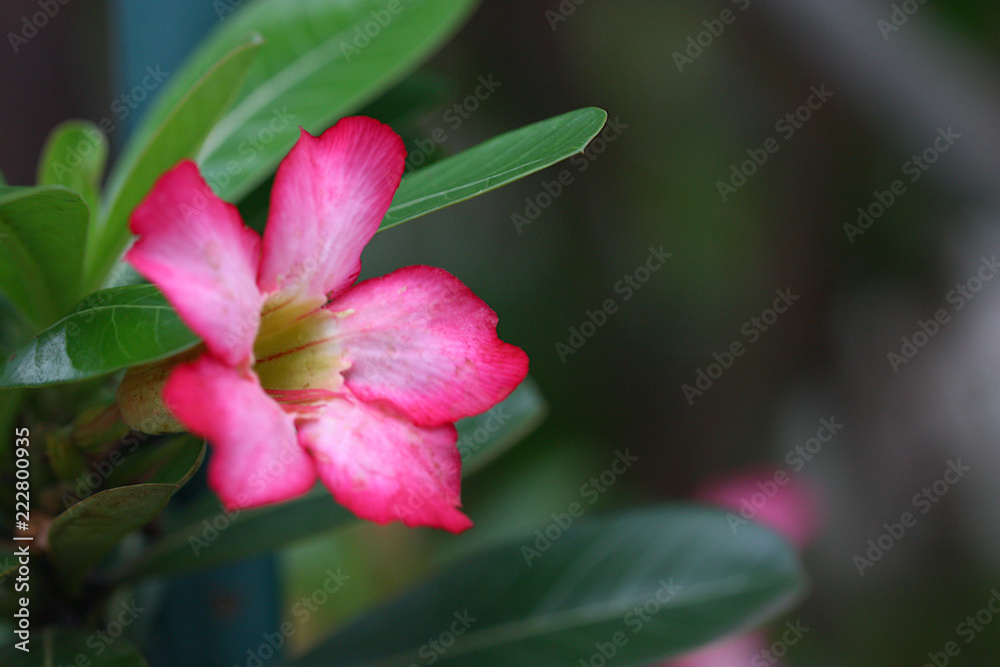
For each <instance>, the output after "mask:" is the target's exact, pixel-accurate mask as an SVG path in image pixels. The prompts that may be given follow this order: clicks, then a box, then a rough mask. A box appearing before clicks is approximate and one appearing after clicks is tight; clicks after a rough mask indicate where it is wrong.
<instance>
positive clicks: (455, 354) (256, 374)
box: [119, 117, 528, 532]
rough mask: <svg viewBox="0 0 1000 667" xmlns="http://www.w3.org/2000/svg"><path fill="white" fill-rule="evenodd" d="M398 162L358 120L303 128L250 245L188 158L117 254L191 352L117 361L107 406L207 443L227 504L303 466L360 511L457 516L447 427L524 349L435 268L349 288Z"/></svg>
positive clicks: (278, 491)
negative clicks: (150, 288) (126, 366)
mask: <svg viewBox="0 0 1000 667" xmlns="http://www.w3.org/2000/svg"><path fill="white" fill-rule="evenodd" d="M405 157H406V151H405V149H404V147H403V142H402V140H401V139H400V138H399V136H397V135H396V134H395V133H394V132H393V131H392V130H391V129H390V128H389V127H388V126H386V125H383V124H382V123H379V122H378V121H376V120H373V119H370V118H360V117H357V118H345V119H343V120H341V121H340V122H339V123H337V125H335V126H334V127H333V128H331V129H329V130H327V131H326V132H325V133H323V135H322V136H320V137H313V136H311V135H310V134H308V133H306V132H305V131H303V132H302V134H301V136H300V138H299V140H298V142H297V143H296V145H295V147H294V148H293V149H292V150H291V152H290V153H289V154H288V156H287V157H285V159H284V160H283V161H282V163H281V165H280V166H279V168H278V171H277V174H276V176H275V179H274V186H273V189H272V191H271V208H270V212H269V217H268V220H267V226H266V229H265V231H264V238H263V242H262V241H261V238H260V236H259V235H258V234H257V233H256V232H254V231H253V230H251V229H250V228H248V227H245V226H244V224H243V222H242V220H241V219H240V216H239V213H238V212H237V210H236V208H235V207H234V206H232V205H230V204H228V203H226V202H223V201H222V200H221V199H219V198H218V197H216V196H215V194H214V193H213V192H212V191H211V190H210V189H209V187H208V185H207V184H206V183H205V181H204V180H203V179H202V177H201V176H200V175H199V173H198V168H197V167H196V166H195V164H194V163H193V162H191V161H184V162H182V163H180V164H179V165H178V166H177V167H175V168H174V169H173V170H171V171H169V172H167V173H166V174H164V175H163V177H162V178H161V179H160V180H159V182H157V184H156V185H155V187H154V188H153V189H152V191H151V192H150V193H149V195H148V196H147V197H146V199H145V201H143V203H142V204H141V205H140V206H139V207H138V208H137V209H136V210H135V212H134V214H133V216H132V219H131V228H132V231H133V232H134V233H135V234H137V235H139V239H138V240H137V241H136V243H135V245H134V246H133V247H132V248H131V250H130V251H129V252H128V254H127V255H126V259H127V260H128V261H129V262H130V263H131V264H132V266H134V267H135V269H136V270H137V271H138V272H139V273H141V274H142V275H143V276H145V277H146V278H148V279H149V280H150V281H151V282H153V283H154V284H155V285H156V286H157V287H159V288H160V289H161V290H162V291H163V293H164V294H165V295H166V297H167V299H168V300H169V301H170V303H171V304H172V305H173V306H174V308H175V309H176V310H177V312H178V314H179V315H180V317H181V319H182V320H183V321H184V322H185V323H186V324H187V325H188V326H189V327H190V328H191V330H192V331H194V332H195V333H196V334H198V336H200V337H201V338H202V340H203V341H204V345H203V346H199V347H198V348H196V350H197V351H196V352H194V353H189V354H186V355H181V356H180V359H179V360H178V359H174V360H172V361H171V362H170V363H169V364H166V365H164V364H163V363H162V362H161V363H160V364H152V365H149V366H147V367H140V368H139V369H133V370H130V371H129V373H127V374H126V377H125V379H124V380H123V382H122V387H121V389H120V390H119V399H120V404H121V405H122V412H123V415H124V416H125V418H126V421H128V422H129V423H131V424H138V423H141V421H142V417H143V416H144V415H148V414H150V413H152V412H153V410H152V408H153V407H155V406H154V404H155V403H157V402H159V401H161V400H162V403H165V404H166V408H167V409H168V410H169V413H165V412H164V411H163V410H162V403H160V408H161V409H160V414H164V415H167V416H166V418H165V419H161V423H160V424H158V425H157V430H159V431H161V432H162V431H169V430H174V431H179V430H189V431H191V432H192V433H195V434H197V435H200V436H203V437H205V438H207V439H208V440H209V441H210V442H211V444H212V445H213V447H214V454H213V457H212V459H211V461H210V464H209V471H208V474H209V484H210V485H211V486H212V488H213V489H214V490H215V491H216V493H217V494H218V495H219V497H220V498H221V499H222V500H223V501H224V503H225V504H226V505H227V506H229V507H240V508H243V507H252V506H257V505H263V504H267V503H275V502H280V501H284V500H288V499H290V498H293V497H295V496H298V495H301V494H303V493H305V492H306V491H308V490H309V489H310V488H311V487H312V485H313V484H314V483H315V481H316V478H317V477H318V478H319V479H320V480H321V481H322V482H323V483H324V484H325V485H326V486H327V487H328V488H329V489H330V491H331V492H332V493H333V495H334V497H335V498H336V499H337V500H338V501H339V502H340V503H341V504H343V505H345V506H346V507H348V508H349V509H351V510H352V511H353V512H354V513H356V514H357V515H358V516H360V517H362V518H365V519H370V520H372V521H375V522H378V523H386V522H389V521H393V520H401V521H403V522H404V523H406V524H407V525H427V526H435V527H440V528H444V529H447V530H450V531H452V532H460V531H462V530H465V529H467V528H469V527H470V526H471V525H472V522H471V521H470V520H469V519H468V517H466V516H465V514H463V513H462V512H461V511H460V510H459V509H458V508H459V507H460V506H461V503H460V499H459V498H460V479H461V475H460V466H461V459H460V457H459V453H458V450H457V447H456V446H455V445H456V439H457V434H456V431H455V427H454V422H455V421H456V420H458V419H460V418H462V417H466V416H469V415H473V414H477V413H479V412H482V411H484V410H486V409H488V408H490V407H491V406H493V405H494V404H495V403H497V402H499V401H501V400H503V399H504V398H505V397H506V396H507V395H508V394H509V393H510V392H511V391H512V390H513V389H514V388H515V387H516V386H517V385H518V384H519V383H520V382H521V380H522V379H524V377H525V375H526V374H527V368H528V360H527V356H526V355H525V354H524V352H523V351H522V350H521V349H519V348H517V347H515V346H513V345H508V344H507V343H504V342H503V341H501V340H500V339H499V338H498V337H497V334H496V324H497V317H496V314H495V313H494V312H493V311H492V310H491V309H490V308H489V307H488V306H487V305H486V304H485V303H483V302H482V301H481V300H480V299H479V298H477V297H476V296H475V295H474V294H473V293H472V292H471V291H470V290H469V289H468V288H467V287H466V286H465V285H463V284H462V283H461V282H460V281H459V280H458V279H457V278H455V277H454V276H452V275H450V274H448V273H447V272H445V271H443V270H441V269H436V268H431V267H427V266H411V267H407V268H404V269H400V270H398V271H395V272H394V273H391V274H389V275H386V276H383V277H380V278H374V279H371V280H366V281H364V282H362V283H359V284H357V285H354V282H355V280H356V279H357V277H358V274H359V273H360V270H361V251H362V249H363V248H364V247H365V245H366V244H367V243H368V241H369V240H370V239H371V238H372V236H373V235H374V234H375V232H376V231H377V230H378V227H379V224H380V223H381V221H382V218H383V216H384V215H385V213H386V210H387V209H388V207H389V204H390V202H391V200H392V197H393V194H394V193H395V191H396V188H397V187H398V185H399V182H400V179H401V177H402V173H403V168H404V160H405ZM151 381H152V385H151ZM156 382H159V387H162V390H160V389H159V388H156V389H155V390H153V389H151V388H150V387H151V386H155V385H156Z"/></svg>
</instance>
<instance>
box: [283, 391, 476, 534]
mask: <svg viewBox="0 0 1000 667" xmlns="http://www.w3.org/2000/svg"><path fill="white" fill-rule="evenodd" d="M457 437H458V436H457V433H456V431H455V427H454V426H453V425H451V424H448V425H446V426H439V427H436V428H423V427H420V426H415V425H413V424H412V423H410V422H409V421H407V420H405V419H402V418H400V417H398V416H394V415H392V414H390V413H389V412H388V411H385V410H383V409H381V408H380V407H379V406H374V405H368V404H365V403H362V402H361V401H358V400H355V399H353V398H350V397H345V398H340V399H336V400H333V401H331V402H330V403H329V404H328V405H327V406H326V407H325V408H324V409H323V411H322V413H321V414H320V415H319V416H318V417H317V418H316V419H310V420H306V421H304V422H303V423H302V424H301V425H300V427H299V440H300V442H301V443H302V446H303V447H305V448H307V449H308V450H309V451H310V452H312V455H313V458H314V460H315V461H316V469H317V471H318V472H319V477H320V479H321V480H323V483H324V484H325V485H326V486H327V488H329V489H330V491H331V492H332V493H333V496H334V498H336V499H337V502H339V503H341V504H342V505H344V506H345V507H347V508H348V509H350V510H351V511H352V512H354V513H355V514H357V515H358V516H359V517H361V518H362V519H369V520H371V521H375V522H376V523H388V522H390V521H396V520H398V521H402V522H403V523H405V524H406V525H407V526H432V527H435V528H444V529H445V530H448V531H451V532H453V533H460V532H462V531H463V530H466V529H467V528H471V527H472V522H471V521H470V520H469V518H468V517H467V516H465V515H464V514H462V512H460V511H459V510H458V509H457V508H458V507H460V506H461V501H460V500H459V489H460V486H461V458H460V457H459V454H458V448H457V447H456V446H455V441H456V440H457Z"/></svg>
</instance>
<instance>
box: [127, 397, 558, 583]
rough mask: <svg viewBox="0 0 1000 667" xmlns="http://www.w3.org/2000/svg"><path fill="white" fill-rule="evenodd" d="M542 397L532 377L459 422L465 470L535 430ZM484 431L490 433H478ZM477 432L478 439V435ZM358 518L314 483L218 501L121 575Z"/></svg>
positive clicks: (203, 559)
mask: <svg viewBox="0 0 1000 667" xmlns="http://www.w3.org/2000/svg"><path fill="white" fill-rule="evenodd" d="M545 409H546V408H545V401H544V399H542V397H541V392H539V390H538V388H537V387H536V386H535V384H534V382H532V381H531V380H527V381H525V382H523V383H522V384H521V386H520V387H518V388H517V389H516V390H515V391H514V392H513V393H512V394H511V395H510V396H508V397H507V399H506V400H504V401H503V402H502V403H500V404H499V405H497V406H496V407H495V408H493V409H492V410H490V411H489V412H487V413H484V414H482V415H479V416H476V417H469V418H468V419H463V420H461V421H460V422H458V425H457V426H458V432H459V438H458V446H459V451H461V452H462V456H463V468H462V472H463V474H465V475H468V474H471V473H472V472H474V471H475V470H477V469H479V468H481V467H482V466H483V465H485V464H486V463H487V462H488V461H490V460H492V459H493V458H494V457H496V456H498V455H499V454H500V453H501V452H502V451H504V450H505V449H507V448H508V447H510V446H511V445H513V444H514V443H515V442H517V441H518V440H519V439H521V438H523V437H524V436H525V435H527V433H528V432H530V431H531V430H532V429H534V428H535V427H536V426H537V425H538V424H539V423H540V422H541V420H542V419H543V417H544V416H545ZM479 429H483V431H484V432H485V434H480V433H478V431H479ZM477 436H478V439H477ZM353 519H354V515H353V514H351V513H350V512H348V511H347V510H346V509H344V508H343V507H341V506H340V505H338V504H337V503H336V502H334V500H333V498H332V497H331V496H330V492H329V491H328V490H327V489H326V488H325V487H323V486H322V485H317V486H316V487H315V488H313V490H312V491H310V492H309V493H308V494H306V495H305V496H303V497H302V498H297V499H295V500H292V501H289V502H287V503H281V504H277V505H268V506H266V507H261V508H258V509H253V510H243V511H234V512H233V513H227V512H225V511H224V510H223V509H222V507H221V506H220V504H219V502H218V501H217V500H215V499H214V497H212V501H211V502H208V503H205V505H203V506H201V507H200V508H198V510H197V511H196V512H194V513H193V516H191V517H189V518H188V520H187V521H185V522H183V523H182V525H180V526H179V527H177V528H176V529H175V530H173V531H171V532H169V533H168V534H167V535H166V536H164V538H163V539H161V540H160V541H159V542H157V543H156V544H154V545H153V546H152V547H151V548H150V549H149V550H148V551H147V552H146V553H144V554H143V555H142V556H140V557H139V558H138V559H137V560H136V561H135V562H133V563H130V564H126V565H125V567H124V568H123V569H122V571H121V572H120V573H119V575H118V578H120V579H123V580H134V579H137V578H139V577H143V576H149V575H153V574H172V573H177V572H190V571H193V570H200V569H203V568H206V567H213V566H215V565H221V564H223V563H229V562H232V561H236V560H240V559H242V558H248V557H250V556H253V555H256V554H259V553H263V552H266V551H270V550H272V549H277V548H279V547H283V546H285V545H288V544H290V543H292V542H295V541H297V540H302V539H305V538H308V537H313V536H315V535H318V534H320V533H323V532H326V531H330V530H332V529H334V528H337V527H340V526H342V525H344V524H346V523H348V522H349V521H352V520H353Z"/></svg>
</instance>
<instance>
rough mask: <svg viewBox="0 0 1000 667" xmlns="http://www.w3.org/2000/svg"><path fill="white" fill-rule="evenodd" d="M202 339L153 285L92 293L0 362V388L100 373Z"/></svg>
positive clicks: (160, 356) (164, 354)
mask: <svg viewBox="0 0 1000 667" xmlns="http://www.w3.org/2000/svg"><path fill="white" fill-rule="evenodd" d="M197 343H198V338H197V336H195V335H194V334H193V333H191V330H190V329H188V328H187V327H186V326H185V325H184V323H183V322H181V320H180V318H179V317H178V316H177V313H176V312H175V311H174V309H173V308H172V307H171V306H170V304H168V303H167V300H166V299H165V298H164V297H163V295H162V294H161V293H160V292H159V290H157V289H156V288H155V287H154V286H152V285H132V286H128V287H112V288H110V289H106V290H101V291H99V292H95V293H94V294H91V295H90V297H88V298H87V299H86V300H85V301H84V302H83V303H82V304H80V305H79V306H78V307H77V308H76V310H74V312H73V313H71V314H70V315H67V316H66V317H64V318H62V319H61V320H59V321H58V322H56V323H55V324H53V325H52V326H50V327H49V328H48V329H46V330H44V331H42V332H41V333H40V334H38V336H36V337H35V338H34V339H32V340H31V341H29V342H28V343H27V344H26V345H25V346H23V347H22V348H20V349H19V350H17V351H16V352H14V354H12V355H10V356H9V357H8V358H7V359H5V360H3V361H2V362H0V388H8V387H38V386H43V385H48V384H57V383H60V382H73V381H76V380H84V379H87V378H93V377H99V376H101V375H106V374H107V373H112V372H114V371H117V370H120V369H122V368H127V367H129V366H135V365H137V364H143V363H147V362H150V361H156V360H158V359H163V358H165V357H169V356H171V355H174V354H177V353H178V352H182V351H184V350H186V349H188V348H190V347H192V346H194V345H196V344H197Z"/></svg>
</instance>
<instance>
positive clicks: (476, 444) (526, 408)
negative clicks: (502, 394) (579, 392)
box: [455, 377, 548, 477]
mask: <svg viewBox="0 0 1000 667" xmlns="http://www.w3.org/2000/svg"><path fill="white" fill-rule="evenodd" d="M547 412H548V406H547V405H546V403H545V398H544V397H543V396H542V392H541V390H540V389H539V388H538V385H537V384H535V381H534V380H532V379H531V378H530V377H529V378H525V380H524V382H522V383H521V384H520V386H518V388H517V389H515V390H514V391H513V392H512V393H511V394H510V396H508V397H507V398H506V399H504V400H503V401H501V402H500V403H498V404H497V405H496V406H494V407H493V408H491V409H490V410H488V411H486V412H484V413H482V414H480V415H476V416H474V417H468V418H467V419H462V420H461V421H459V422H458V423H457V424H455V426H456V427H457V429H458V451H459V453H460V454H461V455H462V475H463V476H465V477H468V476H469V475H471V474H473V473H474V472H476V471H477V470H480V469H481V468H484V467H485V466H486V465H488V464H489V463H490V461H493V460H494V459H496V458H497V457H498V456H500V455H501V454H503V453H504V452H505V451H507V450H508V449H509V448H510V447H512V446H514V445H516V444H517V443H518V442H520V441H521V440H523V439H524V437H525V436H527V435H528V434H529V433H531V432H532V431H534V430H535V429H536V428H537V427H538V426H539V424H541V423H542V421H543V420H544V419H545V415H546V414H547Z"/></svg>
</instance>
